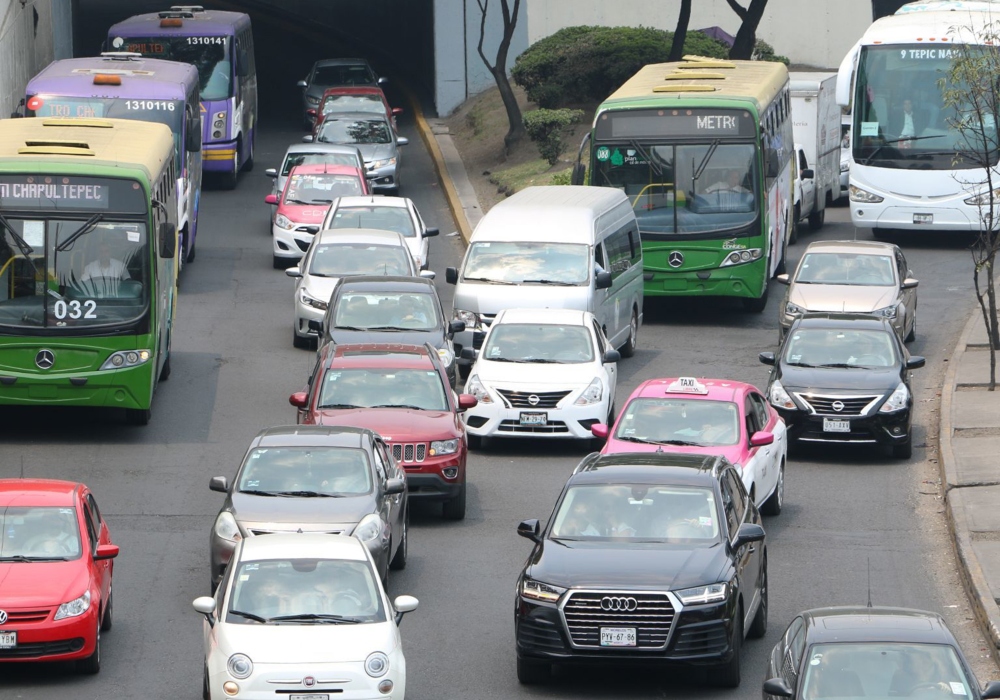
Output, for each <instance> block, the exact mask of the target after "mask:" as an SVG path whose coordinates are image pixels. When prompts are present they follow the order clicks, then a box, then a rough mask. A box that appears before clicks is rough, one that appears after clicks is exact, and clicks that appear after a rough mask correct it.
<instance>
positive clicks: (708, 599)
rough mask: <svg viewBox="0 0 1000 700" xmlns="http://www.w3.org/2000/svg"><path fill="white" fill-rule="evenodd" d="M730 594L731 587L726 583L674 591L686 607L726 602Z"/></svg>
mask: <svg viewBox="0 0 1000 700" xmlns="http://www.w3.org/2000/svg"><path fill="white" fill-rule="evenodd" d="M728 593H729V586H728V585H726V584H725V583H713V584H711V585H709V586H697V587H695V588H685V589H684V590H683V591H674V594H675V595H676V596H677V597H678V598H680V599H681V602H682V603H684V604H685V605H701V604H703V603H718V602H720V601H723V600H725V599H726V595H727V594H728Z"/></svg>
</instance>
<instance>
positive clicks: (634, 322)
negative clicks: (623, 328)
mask: <svg viewBox="0 0 1000 700" xmlns="http://www.w3.org/2000/svg"><path fill="white" fill-rule="evenodd" d="M638 345H639V312H638V311H637V310H636V309H635V307H632V317H631V318H630V319H629V322H628V340H626V341H625V344H624V345H622V346H621V348H619V349H618V352H620V353H621V355H622V357H632V356H633V355H635V349H636V347H637V346H638Z"/></svg>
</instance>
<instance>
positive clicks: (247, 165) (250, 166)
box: [242, 134, 257, 173]
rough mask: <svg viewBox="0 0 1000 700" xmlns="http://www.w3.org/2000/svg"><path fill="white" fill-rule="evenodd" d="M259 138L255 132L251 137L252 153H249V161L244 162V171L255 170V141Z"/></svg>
mask: <svg viewBox="0 0 1000 700" xmlns="http://www.w3.org/2000/svg"><path fill="white" fill-rule="evenodd" d="M256 140H257V135H256V134H253V135H252V136H251V137H250V153H249V155H247V162H246V163H244V164H243V168H242V170H243V172H245V173H248V172H250V171H251V170H253V152H254V141H256Z"/></svg>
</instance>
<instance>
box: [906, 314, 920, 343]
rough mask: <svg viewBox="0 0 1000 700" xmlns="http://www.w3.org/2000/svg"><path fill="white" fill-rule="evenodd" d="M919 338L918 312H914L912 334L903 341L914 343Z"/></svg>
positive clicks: (911, 321) (911, 318) (912, 315)
mask: <svg viewBox="0 0 1000 700" xmlns="http://www.w3.org/2000/svg"><path fill="white" fill-rule="evenodd" d="M916 337H917V312H916V310H914V311H913V312H912V313H911V316H910V332H909V333H908V334H907V335H906V338H905V339H904V340H903V342H904V343H912V342H913V341H914V340H915V339H916Z"/></svg>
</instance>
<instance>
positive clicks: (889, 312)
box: [872, 304, 896, 318]
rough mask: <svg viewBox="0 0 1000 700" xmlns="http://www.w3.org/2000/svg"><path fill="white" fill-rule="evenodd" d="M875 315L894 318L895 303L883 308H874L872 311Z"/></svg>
mask: <svg viewBox="0 0 1000 700" xmlns="http://www.w3.org/2000/svg"><path fill="white" fill-rule="evenodd" d="M872 314H874V315H875V316H881V317H882V318H896V305H895V304H893V305H892V306H887V307H885V308H884V309H875V311H872Z"/></svg>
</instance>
